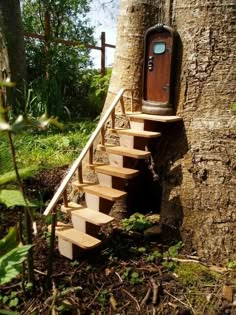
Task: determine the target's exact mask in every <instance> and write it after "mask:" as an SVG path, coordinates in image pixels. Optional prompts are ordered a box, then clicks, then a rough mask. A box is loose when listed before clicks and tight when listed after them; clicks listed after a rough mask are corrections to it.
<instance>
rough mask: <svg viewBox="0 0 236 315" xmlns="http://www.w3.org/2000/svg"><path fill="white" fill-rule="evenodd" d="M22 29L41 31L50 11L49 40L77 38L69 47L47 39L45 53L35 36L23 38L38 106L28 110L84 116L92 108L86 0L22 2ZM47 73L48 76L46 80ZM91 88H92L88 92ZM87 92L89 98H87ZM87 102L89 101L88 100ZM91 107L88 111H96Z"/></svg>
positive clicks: (91, 29)
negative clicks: (77, 43) (76, 42)
mask: <svg viewBox="0 0 236 315" xmlns="http://www.w3.org/2000/svg"><path fill="white" fill-rule="evenodd" d="M22 8H23V23H24V29H25V30H26V31H29V32H35V33H39V34H44V31H45V30H44V28H45V26H44V22H42V21H44V18H45V14H46V12H47V13H49V14H50V25H51V27H50V36H49V39H55V38H60V39H69V40H73V41H78V42H80V43H81V44H79V45H78V46H73V47H69V46H66V45H63V44H56V43H54V42H52V41H51V42H50V45H48V47H47V55H45V45H44V43H43V42H41V41H39V40H37V39H32V38H31V39H26V56H27V62H28V73H29V79H30V82H31V84H30V87H29V88H30V89H31V90H32V91H33V98H35V97H36V98H37V106H30V107H28V110H30V113H31V114H32V115H33V116H34V117H38V115H42V113H44V112H47V114H48V115H49V116H51V115H54V116H59V117H60V118H61V119H62V118H64V119H65V118H67V119H68V118H69V117H73V119H74V118H77V117H79V116H83V117H85V116H86V115H87V113H86V112H85V113H84V112H83V110H85V109H86V108H89V107H90V106H91V107H93V108H94V107H95V105H96V104H94V103H93V102H92V100H91V102H88V99H89V98H91V97H92V94H93V88H92V90H91V87H90V86H91V84H90V83H91V80H92V78H90V79H89V80H87V77H88V75H87V72H88V70H86V69H87V68H88V67H89V66H90V65H91V61H90V59H89V51H88V49H85V46H84V45H86V44H90V45H94V39H93V28H92V27H90V26H89V21H88V20H87V18H86V14H87V13H88V12H89V10H90V1H88V0H81V1H75V0H58V1H56V2H55V1H45V0H43V1H39V0H37V1H32V0H24V1H23V6H22ZM45 72H47V79H45ZM90 90H91V91H90ZM88 95H89V97H88ZM89 101H90V100H89ZM93 112H94V111H93V110H92V109H91V110H90V112H89V114H90V115H92V117H94V116H93V115H96V114H97V110H96V111H95V113H93Z"/></svg>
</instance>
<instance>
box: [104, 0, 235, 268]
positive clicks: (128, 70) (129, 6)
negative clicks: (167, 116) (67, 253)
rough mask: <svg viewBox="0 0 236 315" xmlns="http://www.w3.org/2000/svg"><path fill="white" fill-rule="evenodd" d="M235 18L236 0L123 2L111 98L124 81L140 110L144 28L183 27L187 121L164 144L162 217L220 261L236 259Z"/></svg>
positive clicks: (160, 157)
mask: <svg viewBox="0 0 236 315" xmlns="http://www.w3.org/2000/svg"><path fill="white" fill-rule="evenodd" d="M235 19H236V14H235V4H233V1H232V0H225V1H224V2H222V1H221V0H215V1H210V2H209V1H207V2H206V1H203V0H189V1H188V4H187V5H186V2H185V1H184V0H169V1H165V2H163V3H162V2H161V1H157V0H153V1H147V0H146V1H136V0H129V1H128V0H123V1H121V13H120V18H119V23H118V35H117V46H116V47H117V48H116V54H115V62H114V67H113V74H112V78H111V83H110V88H109V92H108V97H107V101H106V104H105V108H106V107H107V106H108V104H110V102H111V99H113V98H114V95H115V94H116V93H117V92H118V90H119V89H120V88H122V87H124V88H134V89H137V90H136V94H135V97H136V109H140V103H141V102H140V99H141V90H142V89H141V82H142V66H143V60H142V59H143V35H144V32H145V31H146V29H147V28H148V27H149V26H151V25H154V24H156V23H158V22H161V23H162V22H165V23H166V24H168V25H170V26H172V27H176V29H177V31H178V33H179V35H180V38H181V41H182V47H180V48H181V50H182V52H183V55H182V69H181V74H180V82H179V86H180V88H179V90H180V93H179V97H178V99H177V100H176V107H177V108H176V110H177V114H179V115H181V116H182V117H183V124H182V125H181V124H175V125H174V124H169V125H166V127H165V128H164V129H163V136H162V141H161V142H160V143H159V144H158V148H157V149H158V151H157V152H158V154H157V158H156V162H157V167H158V169H159V171H160V173H162V187H163V195H162V211H161V218H162V223H163V227H164V228H165V227H166V228H167V229H166V230H168V231H174V235H175V236H177V234H178V233H179V232H180V237H182V238H183V241H184V242H185V245H186V247H187V248H188V249H189V250H191V251H194V250H196V251H197V253H198V255H199V256H200V257H205V258H207V259H209V260H211V261H212V262H218V263H219V262H222V263H224V262H226V261H227V260H233V259H236V253H235V246H236V242H235V228H236V212H235V200H236V198H235V197H236V196H235V169H236V161H235V142H234V140H235V136H236V134H235V131H236V123H235V112H232V110H231V105H232V103H233V102H235V95H234V88H235V83H236V76H235V62H236V59H235V55H234V52H235V51H236V41H235V33H234V30H233V28H234V25H235ZM180 46H181V45H180ZM179 55H181V54H180V53H179ZM164 230H165V229H164Z"/></svg>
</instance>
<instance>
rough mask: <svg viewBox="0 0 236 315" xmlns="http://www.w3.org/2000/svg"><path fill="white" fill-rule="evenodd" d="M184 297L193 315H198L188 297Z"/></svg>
mask: <svg viewBox="0 0 236 315" xmlns="http://www.w3.org/2000/svg"><path fill="white" fill-rule="evenodd" d="M184 297H185V299H186V301H187V302H188V305H189V307H190V308H191V310H192V312H193V314H194V315H195V314H196V312H195V311H194V308H193V306H192V304H191V303H190V302H189V299H188V298H187V296H186V295H184Z"/></svg>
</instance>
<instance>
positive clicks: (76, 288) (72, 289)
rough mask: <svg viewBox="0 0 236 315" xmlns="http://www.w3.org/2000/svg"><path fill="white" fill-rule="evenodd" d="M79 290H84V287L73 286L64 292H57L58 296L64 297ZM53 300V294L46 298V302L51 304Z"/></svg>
mask: <svg viewBox="0 0 236 315" xmlns="http://www.w3.org/2000/svg"><path fill="white" fill-rule="evenodd" d="M79 290H82V287H80V286H78V287H73V288H69V289H66V290H64V291H63V292H59V293H58V294H57V298H61V297H64V296H66V295H67V294H70V293H74V292H77V291H79ZM52 300H53V296H50V297H49V298H47V299H46V301H45V303H46V304H49V303H50V302H51V301H52Z"/></svg>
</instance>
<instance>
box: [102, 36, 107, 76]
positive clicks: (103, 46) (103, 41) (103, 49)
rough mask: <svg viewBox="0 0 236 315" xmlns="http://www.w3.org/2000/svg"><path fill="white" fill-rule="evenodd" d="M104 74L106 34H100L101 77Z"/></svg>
mask: <svg viewBox="0 0 236 315" xmlns="http://www.w3.org/2000/svg"><path fill="white" fill-rule="evenodd" d="M105 74H106V33H105V32H102V33H101V75H102V76H104V75H105Z"/></svg>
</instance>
